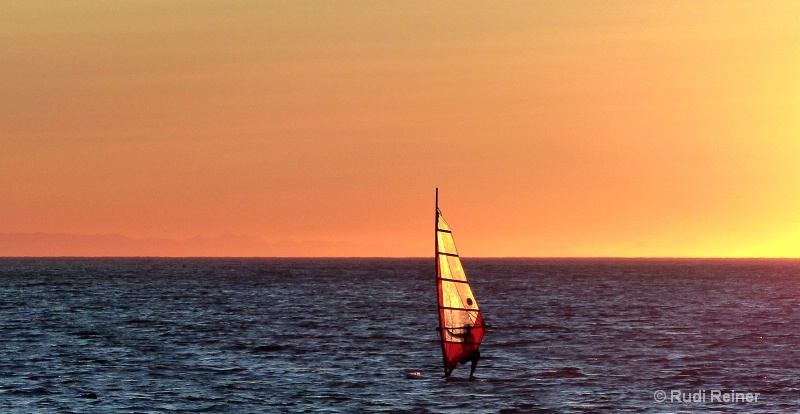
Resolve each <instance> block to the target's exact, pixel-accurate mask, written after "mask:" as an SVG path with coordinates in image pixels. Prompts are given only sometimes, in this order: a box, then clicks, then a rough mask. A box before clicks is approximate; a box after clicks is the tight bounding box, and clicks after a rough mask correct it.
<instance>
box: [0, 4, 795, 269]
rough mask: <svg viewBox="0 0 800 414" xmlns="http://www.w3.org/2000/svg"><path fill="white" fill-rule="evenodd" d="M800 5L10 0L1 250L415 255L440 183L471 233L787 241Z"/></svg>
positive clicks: (753, 250) (732, 250) (612, 247)
mask: <svg viewBox="0 0 800 414" xmlns="http://www.w3.org/2000/svg"><path fill="white" fill-rule="evenodd" d="M797 16H800V2H796V1H786V2H780V1H769V2H754V1H742V2H717V1H708V2H706V1H675V0H671V1H642V2H639V1H618V2H616V1H602V2H597V1H519V2H513V1H504V2H491V3H484V2H461V1H453V2H445V1H437V2H430V1H404V2H373V1H336V2H330V1H281V2H277V1H275V2H263V1H191V2H172V1H170V2H168V1H161V0H152V1H136V2H109V1H96V0H83V1H80V2H75V1H64V0H62V1H38V2H11V3H10V4H6V5H4V6H3V12H2V13H0V255H17V254H33V255H53V254H55V255H58V254H79V255H95V254H100V255H108V254H111V255H115V254H155V255H159V254H160V253H161V254H163V255H194V254H203V255H215V254H216V255H239V254H241V255H289V256H317V255H334V256H335V255H342V256H430V255H431V254H432V249H433V229H432V227H433V195H434V188H435V187H437V186H438V187H439V188H440V197H441V203H440V205H441V207H442V211H443V212H444V214H445V217H446V219H447V220H448V222H449V223H450V225H451V227H452V228H453V230H454V233H455V236H456V242H457V244H458V246H459V249H460V253H461V254H462V255H463V256H724V257H728V256H792V257H797V256H800V247H798V246H800V198H798V196H796V195H795V194H797V193H795V191H797V190H798V189H800V166H799V165H798V163H800V76H798V74H800V25H798V20H797ZM56 234H58V235H60V236H58V237H61V238H62V240H61V242H60V244H59V243H54V242H52V241H48V240H51V239H52V238H53V237H54V236H53V235H56ZM71 235H75V236H81V237H74V240H73V239H67V241H66V242H65V241H64V240H63V238H64V237H72V236H71ZM111 235H118V236H124V237H123V239H125V240H127V241H126V243H129V244H135V245H136V246H138V247H136V249H139V250H136V249H134V248H132V247H130V246H129V248H128V250H125V248H123V247H120V248H119V249H118V250H114V248H112V247H110V246H111V245H112V244H113V243H109V244H104V243H103V240H105V239H103V237H110V236H111ZM87 236H92V237H95V239H91V237H89V238H88V239H87ZM223 236H224V237H223ZM231 236H235V239H236V240H238V241H239V242H237V243H231V242H230V241H231ZM48 237H50V239H48ZM115 237H116V236H115ZM220 237H223V238H220ZM37 238H38V239H37ZM20 240H27V241H25V242H24V243H23V242H22V241H20ZM31 240H34V241H33V242H32V241H31ZM36 240H38V242H36ZM70 240H72V241H71V242H70ZM87 240H88V241H87ZM109 240H110V239H109ZM114 240H117V241H119V238H117V239H114ZM187 240H188V241H187ZM191 240H195V241H197V240H205V242H207V243H206V245H205V247H204V248H203V249H200V250H198V249H196V248H190V247H189V246H188V244H191V243H190V242H191ZM98 241H99V242H98ZM25 243H28V244H25ZM98 243H99V244H98ZM148 243H150V244H149V246H150V247H149V248H145V247H142V246H145V245H148ZM165 243H166V244H165ZM169 243H172V244H169ZM23 244H25V245H24V246H23ZM166 245H169V246H170V247H169V248H167V247H164V246H166ZM32 246H33V247H32ZM65 246H69V249H72V250H69V249H67V248H66V247H65ZM159 246H161V247H159ZM162 247H163V250H159V249H161V248H162ZM195 247H196V246H195ZM131 249H133V250H131ZM148 249H149V250H148ZM182 249H183V250H182ZM67 250H69V251H67ZM131 252H133V253H131ZM142 252H144V253H142Z"/></svg>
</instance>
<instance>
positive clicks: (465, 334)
mask: <svg viewBox="0 0 800 414" xmlns="http://www.w3.org/2000/svg"><path fill="white" fill-rule="evenodd" d="M460 330H461V332H458V333H456V332H453V331H452V330H450V329H447V332H448V333H449V334H450V335H451V336H455V337H459V338H462V340H463V342H468V340H469V337H470V334H471V333H472V325H470V324H466V325H464V326H463V327H462V328H461V329H460ZM480 359H481V351H479V350H478V349H477V348H475V350H473V351H472V352H470V353H469V354H467V355H466V356H465V357H464V358H461V360H460V361H458V363H459V364H461V365H464V364H466V363H467V362H468V361H469V362H472V364H471V365H470V369H469V377H470V379H474V378H475V368H477V367H478V360H480ZM452 372H453V369H452V368H450V369H445V373H444V376H445V378H447V377H449V376H450V374H451V373H452Z"/></svg>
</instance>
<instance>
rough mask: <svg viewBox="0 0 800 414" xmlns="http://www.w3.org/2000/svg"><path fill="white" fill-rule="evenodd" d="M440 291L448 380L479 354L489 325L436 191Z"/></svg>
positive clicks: (443, 357)
mask: <svg viewBox="0 0 800 414" xmlns="http://www.w3.org/2000/svg"><path fill="white" fill-rule="evenodd" d="M435 249H436V250H435V251H436V254H435V256H436V287H437V290H438V295H439V327H438V328H437V331H438V333H439V339H440V341H441V344H442V359H443V367H444V372H445V376H449V375H450V373H451V372H452V371H453V369H454V368H455V367H456V366H457V365H458V364H459V362H461V361H463V360H464V358H466V357H468V356H470V354H472V353H473V352H474V351H477V350H478V348H479V347H480V345H481V341H483V334H484V332H485V325H484V323H483V315H482V314H481V310H480V308H479V307H478V300H477V299H475V295H474V294H473V293H472V288H470V286H469V282H468V281H467V275H466V273H465V272H464V267H463V266H462V265H461V258H460V257H459V256H458V251H457V250H456V244H455V241H454V240H453V232H452V231H451V230H450V226H448V225H447V222H446V221H444V217H442V213H441V211H440V210H439V189H438V188H437V189H436V246H435Z"/></svg>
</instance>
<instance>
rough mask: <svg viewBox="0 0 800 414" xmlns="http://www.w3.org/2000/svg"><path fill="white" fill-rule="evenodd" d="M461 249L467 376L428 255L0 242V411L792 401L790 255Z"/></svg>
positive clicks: (797, 290) (506, 409)
mask: <svg viewBox="0 0 800 414" xmlns="http://www.w3.org/2000/svg"><path fill="white" fill-rule="evenodd" d="M465 267H466V269H467V272H468V276H469V278H470V280H471V282H472V285H473V290H474V292H475V294H476V296H477V298H478V300H479V303H480V304H481V306H482V308H483V310H484V316H485V318H486V320H487V322H488V323H489V324H490V325H492V326H493V327H494V328H493V329H491V330H489V331H487V334H486V339H485V341H484V346H483V347H482V355H483V359H482V360H481V363H480V365H479V367H478V371H477V376H478V377H479V379H478V380H477V381H467V380H464V378H465V377H466V376H467V371H468V369H465V368H459V369H458V370H456V372H455V373H454V375H455V376H456V377H459V378H461V379H462V380H451V381H446V380H443V379H441V378H440V376H441V373H442V371H441V366H440V364H441V354H440V352H441V351H440V347H439V345H438V343H437V341H436V332H435V330H434V328H435V326H436V324H437V321H436V305H435V301H436V297H435V296H436V294H435V290H434V289H435V282H434V279H435V276H434V269H433V259H407V260H402V259H367V260H356V259H339V260H329V259H316V260H308V259H291V260H289V259H261V260H258V259H0V332H1V333H2V338H0V412H3V413H95V412H114V413H171V412H191V413H196V412H210V413H261V412H264V413H271V412H275V413H282V412H286V413H295V412H345V413H346V412H376V413H379V412H387V413H388V412H392V413H403V412H407V413H464V412H502V413H516V412H520V413H536V412H548V413H549V412H554V413H625V412H630V413H640V412H645V413H661V412H686V413H690V412H720V413H723V412H725V413H727V412H730V413H734V412H736V413H739V412H750V413H767V412H794V411H797V410H798V408H800V375H798V374H799V373H800V335H798V331H800V301H799V300H798V298H799V297H800V261H792V260H535V259H530V260H499V259H497V260H488V259H487V260H479V259H476V260H465ZM414 370H419V371H422V376H421V377H420V379H408V378H407V376H406V375H405V373H406V372H409V371H414ZM659 391H663V392H664V394H663V395H664V396H665V398H666V401H663V402H661V401H657V397H660V396H661V394H659V393H658V392H659ZM715 392H716V394H715ZM748 393H749V400H748V399H747V397H748V395H747V394H748ZM756 393H757V394H758V395H756ZM693 394H694V395H693ZM737 394H739V395H740V397H739V398H740V399H739V400H738V401H729V402H725V401H724V400H723V398H725V395H728V396H729V398H731V397H732V398H737V397H736V395H737ZM715 396H716V398H714V397H715ZM692 397H695V400H694V401H691V400H692ZM678 399H680V400H684V399H688V400H690V401H687V402H680V401H678Z"/></svg>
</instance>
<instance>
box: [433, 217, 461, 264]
mask: <svg viewBox="0 0 800 414" xmlns="http://www.w3.org/2000/svg"><path fill="white" fill-rule="evenodd" d="M436 230H437V231H436V237H437V238H438V241H439V252H438V253H447V254H454V255H458V251H457V250H456V243H455V241H453V234H452V233H450V227H449V226H448V225H447V223H446V222H445V221H444V217H442V216H441V215H439V223H438V226H437V229H436Z"/></svg>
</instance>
